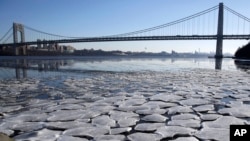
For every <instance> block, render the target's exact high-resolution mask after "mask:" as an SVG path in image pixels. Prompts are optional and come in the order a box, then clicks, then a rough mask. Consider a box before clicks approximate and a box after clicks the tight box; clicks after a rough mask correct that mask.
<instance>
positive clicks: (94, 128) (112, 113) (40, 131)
mask: <svg viewBox="0 0 250 141" xmlns="http://www.w3.org/2000/svg"><path fill="white" fill-rule="evenodd" d="M232 74H234V75H232ZM91 76H92V77H88V78H81V79H77V78H73V77H72V78H70V77H69V78H67V79H65V80H64V81H63V82H61V85H62V86H63V87H53V86H49V85H45V83H44V81H51V82H52V81H54V80H56V79H57V78H50V79H48V80H39V79H25V80H1V82H0V89H1V92H0V93H1V94H0V97H1V98H0V103H1V108H0V118H1V119H0V121H1V122H0V123H1V124H0V132H3V133H5V134H8V135H9V136H11V137H12V138H14V139H16V140H17V141H19V140H24V139H29V140H57V141H63V140H81V141H85V140H93V139H94V140H144V141H147V140H148V141H149V140H150V141H153V140H161V139H169V140H181V139H184V140H194V141H196V140H223V141H226V140H229V125H231V124H249V118H250V113H249V108H250V105H249V104H250V97H249V95H250V94H249V92H250V88H249V83H250V81H249V79H248V78H249V75H248V74H247V73H244V72H238V73H232V72H230V71H216V70H207V69H193V70H187V71H185V70H183V71H166V72H157V73H156V72H131V73H129V72H127V73H92V75H91ZM10 88H11V89H10Z"/></svg>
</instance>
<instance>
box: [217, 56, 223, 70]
mask: <svg viewBox="0 0 250 141" xmlns="http://www.w3.org/2000/svg"><path fill="white" fill-rule="evenodd" d="M221 66H222V58H216V59H215V69H216V70H221Z"/></svg>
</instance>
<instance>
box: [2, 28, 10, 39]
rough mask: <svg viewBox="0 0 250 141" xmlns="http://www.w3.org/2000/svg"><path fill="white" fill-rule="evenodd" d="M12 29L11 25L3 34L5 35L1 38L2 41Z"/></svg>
mask: <svg viewBox="0 0 250 141" xmlns="http://www.w3.org/2000/svg"><path fill="white" fill-rule="evenodd" d="M11 30H12V27H10V29H9V30H8V31H7V32H6V33H5V34H4V35H3V37H2V38H1V39H0V41H2V40H3V39H4V38H5V37H6V36H7V34H9V32H10V31H11Z"/></svg>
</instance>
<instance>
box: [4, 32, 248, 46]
mask: <svg viewBox="0 0 250 141" xmlns="http://www.w3.org/2000/svg"><path fill="white" fill-rule="evenodd" d="M249 39H250V34H247V35H223V40H249ZM152 40H217V35H176V36H137V37H136V36H133V37H112V36H106V37H105V36H103V37H86V38H71V39H60V40H45V41H40V42H37V41H28V42H23V43H16V46H23V45H37V44H38V43H40V44H43V43H47V44H51V43H77V42H111V41H152ZM13 45H14V44H13V43H7V44H0V46H13Z"/></svg>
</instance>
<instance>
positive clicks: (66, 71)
mask: <svg viewBox="0 0 250 141" xmlns="http://www.w3.org/2000/svg"><path fill="white" fill-rule="evenodd" d="M235 66H236V67H237V68H241V69H242V70H245V69H248V68H247V67H246V65H245V64H238V63H237V62H235V64H234V61H233V60H232V59H207V58H146V57H144V58H126V57H73V58H69V57H66V58H65V57H63V58H60V59H59V58H53V57H52V58H45V57H42V58H38V57H31V58H15V57H1V58H0V79H9V78H17V79H21V78H27V77H29V78H32V77H43V78H44V77H48V76H51V75H53V76H55V75H60V76H62V75H66V76H69V75H79V76H82V75H84V74H86V73H89V72H103V71H105V72H107V71H108V72H137V71H176V70H186V69H196V68H205V69H218V70H221V69H222V70H237V68H236V67H235Z"/></svg>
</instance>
